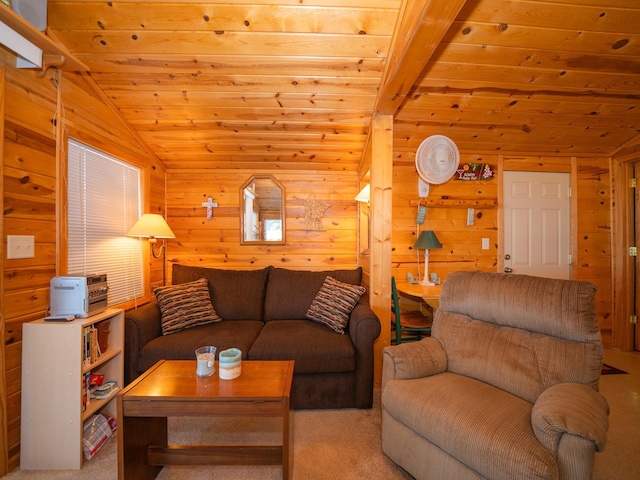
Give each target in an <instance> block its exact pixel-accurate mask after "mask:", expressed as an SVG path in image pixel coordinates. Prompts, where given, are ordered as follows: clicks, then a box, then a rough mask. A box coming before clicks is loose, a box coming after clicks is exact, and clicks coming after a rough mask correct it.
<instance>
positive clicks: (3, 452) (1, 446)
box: [0, 64, 9, 476]
mask: <svg viewBox="0 0 640 480" xmlns="http://www.w3.org/2000/svg"><path fill="white" fill-rule="evenodd" d="M4 105H5V66H4V64H0V178H4ZM0 207H2V208H0V211H2V212H4V181H0ZM0 234H2V242H0V243H1V244H2V245H4V241H5V240H4V239H5V233H4V215H0ZM0 272H4V252H3V254H2V255H0ZM3 278H4V275H0V298H4V280H3ZM2 303H3V305H4V302H2ZM4 327H5V324H4V307H3V306H0V332H1V333H0V335H1V336H0V476H4V475H6V474H7V469H8V465H9V449H8V448H7V444H8V442H7V409H6V400H7V372H6V365H5V354H6V348H5V344H6V342H5V328H4Z"/></svg>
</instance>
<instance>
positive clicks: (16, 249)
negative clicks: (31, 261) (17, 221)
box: [7, 235, 35, 260]
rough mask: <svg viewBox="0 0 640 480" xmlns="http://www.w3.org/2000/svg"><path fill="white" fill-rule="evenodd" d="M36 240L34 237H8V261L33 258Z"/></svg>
mask: <svg viewBox="0 0 640 480" xmlns="http://www.w3.org/2000/svg"><path fill="white" fill-rule="evenodd" d="M34 248H35V238H34V236H33V235H7V259H8V260H11V259H15V258H33V257H34Z"/></svg>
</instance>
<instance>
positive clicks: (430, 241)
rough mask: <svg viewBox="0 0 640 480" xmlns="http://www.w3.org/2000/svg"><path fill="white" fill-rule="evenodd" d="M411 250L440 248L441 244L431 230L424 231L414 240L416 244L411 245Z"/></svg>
mask: <svg viewBox="0 0 640 480" xmlns="http://www.w3.org/2000/svg"><path fill="white" fill-rule="evenodd" d="M413 248H425V249H427V250H428V249H430V248H442V244H441V243H440V240H438V237H436V234H435V233H433V230H424V231H423V232H420V236H419V237H418V239H417V240H416V243H414V244H413Z"/></svg>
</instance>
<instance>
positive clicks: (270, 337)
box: [249, 320, 356, 374]
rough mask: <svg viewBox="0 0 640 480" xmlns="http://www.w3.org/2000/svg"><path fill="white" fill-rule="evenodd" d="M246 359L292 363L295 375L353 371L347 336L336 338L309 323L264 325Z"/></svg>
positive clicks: (329, 332)
mask: <svg viewBox="0 0 640 480" xmlns="http://www.w3.org/2000/svg"><path fill="white" fill-rule="evenodd" d="M249 360H295V362H296V363H295V370H296V374H298V373H329V372H331V373H333V372H353V371H354V370H355V368H356V351H355V347H354V346H353V343H352V342H351V337H349V335H336V334H335V333H334V332H332V331H331V330H329V329H328V328H326V327H324V326H322V325H319V324H317V323H315V322H311V321H309V320H273V321H271V322H267V323H265V325H264V327H263V328H262V331H261V332H260V335H259V336H258V338H257V339H256V341H255V343H254V344H253V346H252V347H251V350H249Z"/></svg>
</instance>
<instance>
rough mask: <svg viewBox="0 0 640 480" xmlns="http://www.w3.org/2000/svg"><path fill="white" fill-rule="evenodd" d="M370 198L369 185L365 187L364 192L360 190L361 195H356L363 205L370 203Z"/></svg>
mask: <svg viewBox="0 0 640 480" xmlns="http://www.w3.org/2000/svg"><path fill="white" fill-rule="evenodd" d="M370 198H371V186H370V185H369V184H368V183H367V184H366V185H365V186H364V187H362V190H360V193H359V194H358V195H356V201H358V202H362V203H369V199H370Z"/></svg>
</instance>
